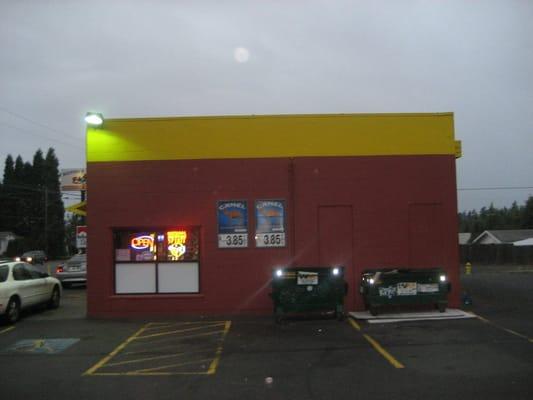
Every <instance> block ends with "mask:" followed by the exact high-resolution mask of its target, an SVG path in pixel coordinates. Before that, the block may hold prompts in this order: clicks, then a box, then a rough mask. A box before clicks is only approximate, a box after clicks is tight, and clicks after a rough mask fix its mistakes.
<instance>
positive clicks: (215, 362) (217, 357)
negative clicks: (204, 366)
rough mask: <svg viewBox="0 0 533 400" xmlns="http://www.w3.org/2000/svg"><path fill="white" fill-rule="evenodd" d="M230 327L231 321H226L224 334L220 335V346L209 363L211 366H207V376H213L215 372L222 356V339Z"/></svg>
mask: <svg viewBox="0 0 533 400" xmlns="http://www.w3.org/2000/svg"><path fill="white" fill-rule="evenodd" d="M230 327H231V321H226V324H225V326H224V333H223V334H222V339H221V341H220V344H219V345H218V348H217V352H216V354H215V358H214V359H213V361H212V362H211V365H210V366H209V369H208V370H207V373H208V374H209V375H213V374H214V373H215V372H217V367H218V363H219V362H220V357H221V356H222V345H223V344H224V339H225V338H226V335H227V334H228V332H229V328H230Z"/></svg>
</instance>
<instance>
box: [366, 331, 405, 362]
mask: <svg viewBox="0 0 533 400" xmlns="http://www.w3.org/2000/svg"><path fill="white" fill-rule="evenodd" d="M363 337H364V338H365V339H366V340H367V341H368V342H369V343H370V344H371V345H372V347H373V348H374V349H376V351H377V352H378V353H379V354H381V355H382V356H383V357H385V359H386V360H387V361H388V362H390V363H391V364H392V365H393V366H394V368H405V366H404V365H403V364H402V363H401V362H399V361H398V360H397V359H395V358H394V357H393V356H392V355H391V354H390V353H389V352H388V351H387V350H385V349H384V348H383V347H381V345H380V344H379V343H378V342H377V341H376V340H374V339H372V338H371V337H370V336H369V335H365V334H363Z"/></svg>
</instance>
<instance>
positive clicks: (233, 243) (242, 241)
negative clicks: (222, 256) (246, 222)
mask: <svg viewBox="0 0 533 400" xmlns="http://www.w3.org/2000/svg"><path fill="white" fill-rule="evenodd" d="M218 247H220V248H230V247H248V235H243V234H226V235H224V234H223V235H218Z"/></svg>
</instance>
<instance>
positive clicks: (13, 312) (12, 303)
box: [6, 299, 20, 324]
mask: <svg viewBox="0 0 533 400" xmlns="http://www.w3.org/2000/svg"><path fill="white" fill-rule="evenodd" d="M19 318H20V303H19V301H18V300H17V299H11V300H9V303H8V304H7V309H6V320H7V322H9V323H10V324H14V323H15V322H17V321H18V320H19Z"/></svg>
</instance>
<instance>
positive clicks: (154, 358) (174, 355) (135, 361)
mask: <svg viewBox="0 0 533 400" xmlns="http://www.w3.org/2000/svg"><path fill="white" fill-rule="evenodd" d="M209 351H212V349H203V350H197V351H182V352H179V353H173V354H166V355H164V356H156V357H145V358H136V359H135V360H128V361H120V362H116V363H109V364H106V367H116V366H117V365H124V364H134V363H137V362H143V361H153V360H162V359H165V358H172V357H179V356H183V355H189V354H199V353H207V352H209ZM124 355H126V354H124Z"/></svg>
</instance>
